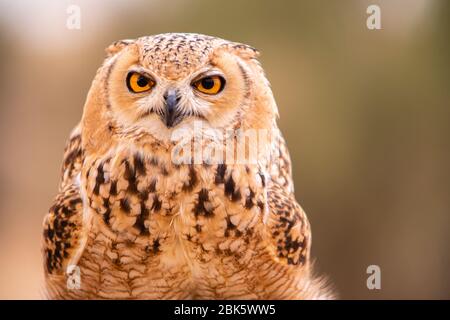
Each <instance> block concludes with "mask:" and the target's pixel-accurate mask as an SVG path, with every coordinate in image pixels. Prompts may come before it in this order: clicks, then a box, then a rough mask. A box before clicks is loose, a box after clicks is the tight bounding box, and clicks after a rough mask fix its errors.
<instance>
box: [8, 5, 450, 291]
mask: <svg viewBox="0 0 450 320" xmlns="http://www.w3.org/2000/svg"><path fill="white" fill-rule="evenodd" d="M69 4H75V5H79V6H80V8H81V29H80V30H68V29H67V28H66V19H67V17H68V14H67V13H66V9H67V7H68V5H69ZM370 4H378V5H379V6H380V7H381V19H382V30H376V31H370V30H368V29H367V28H366V18H367V14H366V8H367V6H368V5H370ZM162 32H198V33H206V34H210V35H214V36H218V37H223V38H226V39H230V40H234V41H239V42H244V43H248V44H251V45H253V46H255V47H256V48H258V49H259V50H260V51H261V52H262V56H261V61H262V63H263V66H264V68H265V70H266V72H267V75H268V77H269V79H270V81H271V83H272V86H273V91H274V94H275V97H276V99H277V102H278V105H279V109H280V114H281V118H280V127H281V128H282V130H283V132H284V134H285V136H286V139H287V141H288V144H289V147H290V151H291V156H292V160H293V165H294V176H295V183H296V195H297V199H298V201H299V202H300V203H301V204H302V206H303V207H304V209H305V210H306V212H307V214H308V216H309V218H310V220H311V224H312V228H313V252H312V253H313V255H314V257H316V258H317V268H318V271H319V272H320V273H324V274H327V275H328V276H329V278H330V279H331V282H332V283H333V284H334V286H335V287H336V289H337V291H338V293H339V295H340V297H341V298H344V299H380V298H384V299H392V298H404V299H417V298H425V299H432V298H435V299H448V298H450V272H449V271H450V200H449V195H450V174H449V171H450V170H449V167H450V166H449V164H450V154H449V150H450V148H449V136H450V114H449V113H450V112H449V110H450V103H449V102H450V90H449V89H450V81H449V80H450V79H449V75H450V72H449V71H450V68H449V61H450V59H449V58H450V49H449V43H450V41H449V39H450V2H449V1H446V0H442V1H437V0H436V1H433V0H403V1H400V0H390V1H380V0H373V1H362V0H355V1H325V0H321V1H318V0H309V1H298V0H297V1H259V0H253V1H195V0H192V1H187V0H177V1H164V0H159V1H156V0H153V1H95V2H94V1H79V0H71V1H50V0H49V1H32V0H30V1H12V0H11V1H1V3H0V55H1V59H0V71H1V77H0V150H1V154H0V298H6V299H14V298H39V297H40V293H39V289H40V286H41V281H42V267H41V265H42V263H41V254H40V239H41V223H42V219H43V217H44V215H45V213H46V211H47V209H48V208H49V206H50V203H51V201H52V199H53V197H54V196H55V194H56V190H57V184H58V178H59V168H60V162H61V157H62V150H63V147H64V143H65V140H66V138H67V136H68V134H69V132H70V130H71V129H72V127H73V126H74V125H75V124H76V123H77V121H78V120H79V119H80V117H81V113H82V106H83V104H84V100H85V96H86V94H87V91H88V89H89V87H90V83H91V81H92V78H93V76H94V74H95V72H96V69H97V67H98V66H99V65H100V63H101V62H102V60H103V58H104V48H105V47H106V46H107V45H109V44H110V43H111V42H113V41H115V40H118V39H123V38H135V37H138V36H142V35H148V34H156V33H162ZM371 264H376V265H379V266H380V267H381V272H382V283H381V285H382V288H381V290H378V291H377V290H375V291H370V290H368V289H367V287H366V279H367V277H368V275H367V274H366V268H367V266H369V265H371Z"/></svg>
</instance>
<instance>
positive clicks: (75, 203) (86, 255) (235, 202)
mask: <svg viewBox="0 0 450 320" xmlns="http://www.w3.org/2000/svg"><path fill="white" fill-rule="evenodd" d="M107 52H108V56H107V58H106V60H105V62H104V64H103V65H102V67H100V69H99V71H98V72H97V75H96V77H95V79H94V82H93V84H92V87H91V89H90V92H89V95H88V98H87V101H86V104H85V107H84V113H83V117H82V121H81V123H80V124H79V125H78V126H77V127H76V128H75V129H74V131H73V132H72V134H71V137H70V139H69V143H68V145H67V147H66V151H65V153H64V162H63V172H62V179H61V185H60V189H59V193H58V195H57V197H56V199H55V201H54V204H53V206H52V207H51V209H50V212H49V214H48V215H47V216H46V218H45V221H44V249H43V251H44V260H45V276H46V277H45V278H46V289H47V290H46V292H47V295H48V297H49V298H121V299H197V298H198V299H314V298H329V297H331V294H329V293H328V291H327V290H325V289H324V288H323V283H322V281H321V280H320V279H319V280H318V279H315V278H313V275H312V271H311V262H310V247H311V231H310V228H309V223H308V220H307V217H306V215H305V214H304V212H303V210H302V209H301V208H300V206H299V205H298V203H297V202H296V201H295V198H294V193H293V182H292V177H291V167H290V159H289V154H288V151H287V148H286V145H285V143H284V140H283V138H282V136H281V134H280V132H279V130H278V128H277V125H276V121H275V120H276V117H277V107H276V104H275V102H274V100H273V96H272V93H271V90H270V87H269V83H268V81H267V80H266V78H265V76H264V73H263V71H262V68H261V67H260V65H259V63H258V61H257V60H256V57H257V55H258V53H257V51H256V50H255V49H253V48H251V47H249V46H246V45H243V44H238V43H233V42H229V41H226V40H222V39H218V38H214V37H209V36H203V35H197V34H163V35H156V36H150V37H143V38H139V39H137V40H124V41H119V42H116V43H114V44H113V45H111V46H110V47H109V48H108V49H107ZM130 66H131V67H139V68H144V69H145V70H146V71H148V72H149V73H151V74H152V76H153V77H154V78H155V79H156V82H157V83H158V84H157V86H155V89H154V92H152V93H151V94H149V96H148V97H146V96H145V97H144V96H138V97H136V96H130V95H129V93H128V92H127V91H126V90H125V88H124V87H126V86H125V83H124V80H123V79H124V75H125V74H126V72H127V70H129V68H130ZM209 69H215V70H220V72H222V73H223V74H224V76H225V77H226V78H227V86H226V87H225V89H224V90H223V93H221V94H220V95H218V96H217V97H206V96H198V95H195V94H193V93H191V92H190V87H189V85H187V84H189V83H190V82H191V81H192V79H194V78H195V76H197V75H198V74H199V72H208V70H209ZM183 83H184V84H186V85H185V86H184V87H183ZM174 87H176V88H178V89H179V92H180V96H181V97H180V105H181V106H182V108H185V109H184V110H183V117H184V118H183V120H182V122H180V124H179V125H178V126H180V127H183V126H185V127H186V128H188V127H190V126H191V125H192V124H193V121H194V120H197V121H201V122H202V123H203V124H204V125H205V126H206V127H207V128H214V129H218V130H227V129H230V128H231V129H235V130H236V129H242V130H245V129H257V130H267V131H268V132H269V136H270V138H271V139H270V140H269V141H270V142H269V143H267V144H266V145H265V146H264V148H263V149H265V150H263V151H265V152H262V153H261V155H259V157H258V161H257V163H245V164H238V163H216V164H214V163H213V164H211V163H201V164H194V163H193V164H178V163H174V161H173V160H172V159H171V155H172V152H173V149H174V146H175V142H174V141H172V140H171V139H170V134H171V133H173V130H174V129H175V128H167V127H165V126H164V124H163V123H162V122H161V119H160V118H159V115H160V113H161V112H162V111H161V110H162V109H161V108H162V106H161V98H160V97H159V95H162V94H163V91H164V90H165V89H167V88H174ZM158 90H160V91H158ZM209 139H210V140H214V137H210V138H209ZM188 140H189V139H188ZM215 142H216V143H217V141H215ZM202 143H203V144H202V145H201V147H204V144H205V143H206V142H205V141H202ZM71 265H72V266H73V265H76V266H78V267H79V270H80V272H81V275H80V280H81V287H80V288H78V289H73V288H72V289H69V288H68V287H67V273H66V270H67V268H68V266H71Z"/></svg>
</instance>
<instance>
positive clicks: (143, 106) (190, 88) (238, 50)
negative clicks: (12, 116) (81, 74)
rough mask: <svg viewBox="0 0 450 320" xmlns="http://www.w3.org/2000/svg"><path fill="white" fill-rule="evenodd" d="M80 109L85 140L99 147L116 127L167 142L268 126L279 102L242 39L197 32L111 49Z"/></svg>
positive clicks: (123, 43)
mask: <svg viewBox="0 0 450 320" xmlns="http://www.w3.org/2000/svg"><path fill="white" fill-rule="evenodd" d="M106 51H107V58H106V59H105V62H104V63H103V65H102V67H101V68H100V69H99V71H98V72H97V75H96V77H95V79H94V81H93V84H92V87H91V89H90V92H89V94H88V98H87V102H86V105H85V109H84V114H83V121H82V123H83V130H84V136H85V139H84V140H85V141H87V143H88V144H90V146H91V147H92V148H101V146H102V145H103V144H105V141H109V140H110V139H111V136H112V135H114V134H115V133H117V132H121V133H124V132H136V131H139V132H141V133H145V134H148V136H150V137H152V138H153V139H156V140H158V141H160V142H161V143H166V142H168V141H170V137H171V134H172V133H173V131H174V130H177V129H180V128H187V127H192V125H193V124H194V122H197V123H198V122H200V123H201V124H202V125H203V127H204V128H212V129H219V130H220V129H246V128H254V129H259V128H270V127H271V126H272V125H273V123H274V119H275V117H276V115H277V108H276V105H275V102H274V99H273V96H272V92H271V90H270V86H269V83H268V81H267V79H266V77H265V76H264V72H263V70H262V68H261V66H260V64H259V62H258V61H257V56H258V52H257V51H256V50H255V49H254V48H252V47H250V46H248V45H244V44H240V43H235V42H230V41H226V40H223V39H220V38H215V37H210V36H206V35H200V34H184V33H169V34H160V35H155V36H148V37H141V38H138V39H135V40H122V41H118V42H115V43H113V44H112V45H110V46H109V47H108V48H107V50H106Z"/></svg>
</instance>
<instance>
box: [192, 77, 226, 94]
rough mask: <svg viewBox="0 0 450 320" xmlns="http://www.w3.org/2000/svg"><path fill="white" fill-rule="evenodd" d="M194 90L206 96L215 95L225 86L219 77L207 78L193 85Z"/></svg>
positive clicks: (223, 80) (222, 79)
mask: <svg viewBox="0 0 450 320" xmlns="http://www.w3.org/2000/svg"><path fill="white" fill-rule="evenodd" d="M193 86H194V88H196V89H197V90H198V91H200V92H202V93H206V94H217V93H219V92H220V91H222V89H223V87H224V86H225V79H224V78H222V77H221V76H209V77H205V78H202V79H200V80H197V81H195V82H194V83H193Z"/></svg>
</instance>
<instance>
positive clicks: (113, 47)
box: [105, 39, 135, 57]
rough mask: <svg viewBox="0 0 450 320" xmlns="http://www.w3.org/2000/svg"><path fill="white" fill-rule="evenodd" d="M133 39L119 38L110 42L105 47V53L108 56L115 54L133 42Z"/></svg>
mask: <svg viewBox="0 0 450 320" xmlns="http://www.w3.org/2000/svg"><path fill="white" fill-rule="evenodd" d="M134 42H135V40H133V39H124V40H119V41H116V42H114V43H112V44H110V45H109V46H108V47H107V48H106V49H105V51H106V54H107V56H108V57H110V56H113V55H115V54H116V53H118V52H120V51H121V50H122V49H123V48H125V47H126V46H128V45H130V44H132V43H134Z"/></svg>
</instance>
